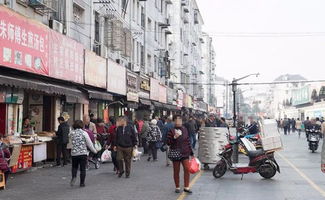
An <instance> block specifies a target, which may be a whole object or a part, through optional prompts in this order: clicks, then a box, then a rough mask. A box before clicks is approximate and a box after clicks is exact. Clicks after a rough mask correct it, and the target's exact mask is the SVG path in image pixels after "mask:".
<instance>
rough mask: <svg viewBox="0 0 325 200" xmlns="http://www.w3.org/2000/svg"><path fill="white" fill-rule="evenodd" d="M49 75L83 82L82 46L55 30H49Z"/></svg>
mask: <svg viewBox="0 0 325 200" xmlns="http://www.w3.org/2000/svg"><path fill="white" fill-rule="evenodd" d="M49 55H51V56H50V58H49V60H50V65H49V66H50V76H51V77H54V78H57V79H62V80H67V81H72V82H76V83H82V84H83V83H84V78H83V70H84V67H83V66H84V47H83V45H82V44H80V43H78V42H76V41H75V40H73V39H71V38H69V37H67V36H65V35H62V34H61V33H58V32H56V31H53V30H50V31H49Z"/></svg>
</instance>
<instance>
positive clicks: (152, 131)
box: [146, 119, 162, 162]
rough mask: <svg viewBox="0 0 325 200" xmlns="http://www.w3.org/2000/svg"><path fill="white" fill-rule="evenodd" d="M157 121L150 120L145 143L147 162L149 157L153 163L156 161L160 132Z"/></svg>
mask: <svg viewBox="0 0 325 200" xmlns="http://www.w3.org/2000/svg"><path fill="white" fill-rule="evenodd" d="M157 123H158V121H157V120H156V119H153V120H151V122H150V128H149V132H148V135H147V138H146V139H147V142H148V144H149V145H148V146H149V157H148V162H149V161H150V160H151V156H152V158H153V161H157V160H158V159H157V143H158V142H160V141H161V137H162V136H161V131H160V128H159V127H158V125H157Z"/></svg>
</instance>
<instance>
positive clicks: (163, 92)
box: [159, 84, 167, 103]
mask: <svg viewBox="0 0 325 200" xmlns="http://www.w3.org/2000/svg"><path fill="white" fill-rule="evenodd" d="M159 102H160V103H167V87H166V86H164V85H161V84H160V85H159Z"/></svg>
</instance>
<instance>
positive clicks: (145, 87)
mask: <svg viewBox="0 0 325 200" xmlns="http://www.w3.org/2000/svg"><path fill="white" fill-rule="evenodd" d="M138 83H139V84H138V85H139V97H141V98H144V99H150V80H149V78H145V77H143V76H140V77H139V81H138Z"/></svg>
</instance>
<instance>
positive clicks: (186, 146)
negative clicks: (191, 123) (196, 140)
mask: <svg viewBox="0 0 325 200" xmlns="http://www.w3.org/2000/svg"><path fill="white" fill-rule="evenodd" d="M175 129H179V130H181V131H182V135H181V136H179V137H178V138H177V139H175V138H174V136H175ZM167 144H168V145H169V146H170V148H171V149H179V150H180V153H181V155H182V158H188V157H190V156H192V155H194V154H193V150H192V146H191V141H190V136H189V134H188V132H187V129H186V128H185V127H184V126H183V127H181V128H173V129H172V130H171V131H169V133H168V136H167Z"/></svg>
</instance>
